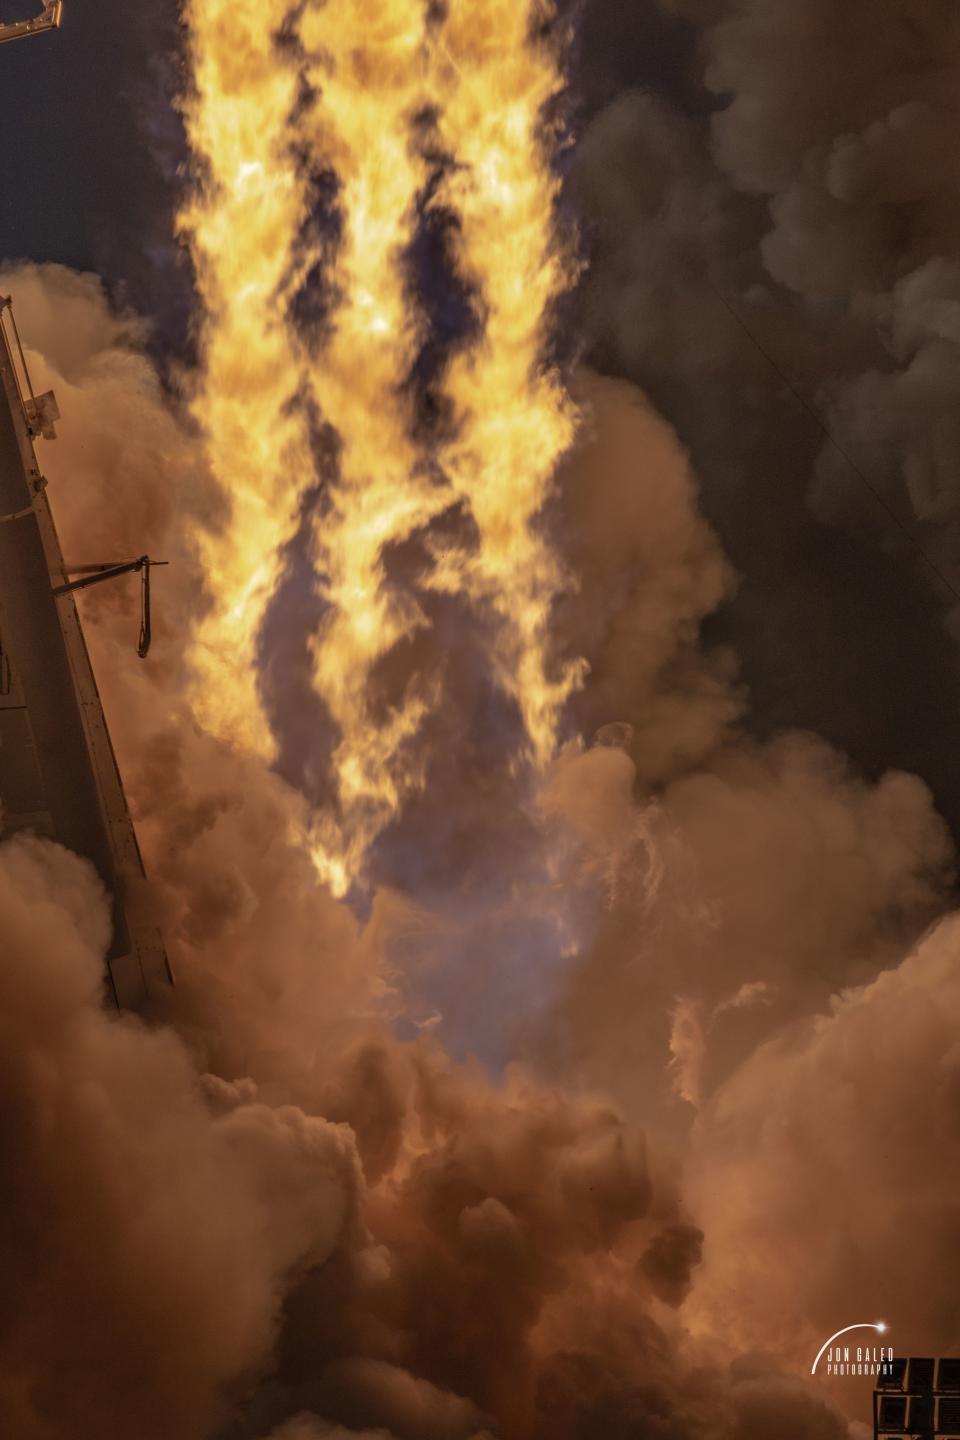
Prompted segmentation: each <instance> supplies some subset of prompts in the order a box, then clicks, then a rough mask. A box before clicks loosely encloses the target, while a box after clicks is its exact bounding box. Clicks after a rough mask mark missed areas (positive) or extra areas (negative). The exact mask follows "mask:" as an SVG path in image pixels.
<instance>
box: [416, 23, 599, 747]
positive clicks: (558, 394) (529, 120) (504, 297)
mask: <svg viewBox="0 0 960 1440" xmlns="http://www.w3.org/2000/svg"><path fill="white" fill-rule="evenodd" d="M548 13H549V12H548V9H547V7H546V5H545V4H543V3H536V4H534V6H533V7H532V8H531V7H530V6H528V5H524V4H523V3H520V0H450V3H449V6H448V11H447V17H446V21H445V23H444V24H443V25H442V27H441V28H440V29H439V30H438V32H437V33H436V35H435V37H434V43H433V46H432V71H433V75H434V78H435V84H436V94H437V98H438V100H439V101H440V104H441V114H440V118H439V122H438V128H439V134H440V139H441V142H442V144H443V147H444V149H445V150H446V151H447V152H448V153H449V154H450V155H451V156H452V158H453V160H454V161H455V165H454V166H453V168H452V169H451V170H450V171H449V173H448V175H447V177H446V179H445V181H444V183H443V185H442V186H441V187H440V190H439V192H438V197H437V199H438V203H440V204H443V205H447V206H450V207H452V209H453V210H454V211H455V212H456V213H457V215H458V217H459V222H460V229H459V241H458V244H457V260H458V266H459V270H460V273H461V275H462V276H463V277H464V279H466V280H467V282H468V283H469V284H470V285H471V286H472V287H474V288H475V289H476V290H477V291H478V292H479V296H480V303H481V306H482V312H483V315H484V319H485V324H484V328H483V333H482V335H481V336H480V338H479V340H478V342H477V343H476V344H475V345H474V346H472V347H470V348H468V349H466V350H464V351H463V352H461V353H460V354H459V355H458V356H457V357H456V358H455V359H454V361H453V362H452V364H451V366H450V369H449V373H448V375H447V381H446V390H447V394H448V395H449V397H450V399H451V400H452V402H453V405H454V408H455V412H456V419H457V434H456V439H455V440H454V441H453V442H451V443H450V444H449V445H448V446H447V447H446V449H445V453H444V455H443V463H444V468H445V470H446V472H447V474H448V475H449V477H450V480H451V483H452V485H453V488H454V490H455V492H456V493H457V495H458V497H459V498H460V499H462V500H463V501H464V502H465V503H466V505H468V506H469V509H470V512H471V513H472V515H473V518H474V521H475V523H476V526H477V530H478V532H479V545H478V547H477V549H476V551H475V552H473V553H470V554H464V553H460V554H456V553H454V554H449V553H448V554H447V555H446V556H445V557H444V560H443V561H442V562H439V561H438V565H437V569H436V572H435V574H434V576H433V579H432V584H433V585H434V586H436V587H438V588H442V589H447V590H464V591H465V592H466V593H467V594H468V595H469V596H470V597H471V598H472V599H473V600H475V601H476V602H479V603H481V604H484V605H487V606H491V607H492V608H493V611H494V613H495V614H496V616H497V618H498V621H499V636H498V640H497V650H496V654H495V657H494V658H495V663H496V667H497V672H498V676H499V680H500V683H501V685H502V686H503V687H504V689H505V690H506V691H507V692H508V693H509V694H511V695H512V696H513V697H514V698H515V700H516V702H517V704H518V706H519V708H520V711H521V714H522V716H523V720H524V723H525V726H526V730H527V734H528V736H529V740H530V747H531V750H532V754H533V758H534V759H535V761H536V762H537V763H540V764H543V763H545V762H546V761H547V760H549V759H550V757H551V756H552V755H553V753H554V751H555V748H556V730H557V720H558V715H559V711H560V708H561V706H562V705H563V703H564V701H565V700H566V698H567V697H568V695H569V694H570V693H571V691H572V690H573V689H574V688H575V686H576V685H577V684H578V683H580V681H581V679H582V676H583V673H584V669H585V667H584V666H583V664H582V663H576V664H572V665H568V666H567V667H566V668H565V669H564V671H563V672H562V673H561V674H560V675H559V677H557V678H550V676H549V674H548V664H547V646H548V635H549V622H550V610H551V606H552V603H553V601H554V599H555V598H556V596H557V595H558V593H559V592H560V591H561V590H562V589H563V587H564V584H565V577H564V574H563V571H562V567H561V566H560V564H559V562H558V560H557V557H556V556H555V554H554V553H553V551H552V549H551V547H550V545H549V543H548V541H547V540H546V538H545V537H544V536H543V534H542V533H541V532H540V531H539V530H538V528H537V524H536V521H537V517H538V515H539V514H540V512H541V510H542V508H543V506H544V503H545V501H546V500H547V498H548V496H549V494H550V490H551V486H552V482H553V478H554V474H555V470H556V466H557V463H558V461H559V460H560V458H561V456H562V455H563V454H564V452H565V451H566V450H567V449H568V448H569V446H570V445H571V443H572V441H573V438H574V434H575V428H576V416H575V413H574V410H573V406H572V404H571V402H570V400H569V398H568V396H567V394H566V392H565V390H564V388H563V386H562V384H561V382H560V379H559V377H558V376H557V375H555V374H552V373H550V372H549V371H547V370H546V369H544V368H543V367H542V363H541V362H542V351H543V345H544V319H545V316H546V314H547V312H548V310H549V307H550V305H551V304H552V303H553V302H554V301H555V300H556V298H557V297H558V295H559V294H561V293H562V292H563V291H564V290H565V289H566V288H567V287H568V286H569V284H570V281H571V279H572V273H573V266H572V262H571V260H570V259H569V257H568V256H567V255H565V253H564V251H563V250H562V248H561V247H560V246H559V244H558V242H557V239H556V233H555V224H554V207H555V202H556V195H557V188H558V181H557V179H556V177H555V175H554V173H553V172H552V169H551V166H550V160H549V155H548V154H547V152H546V147H545V145H544V143H543V140H542V137H541V134H540V126H541V123H542V115H543V109H544V106H545V105H546V104H547V102H548V101H549V100H551V99H552V98H553V97H554V96H555V95H556V94H557V93H558V92H559V91H560V89H561V88H562V85H563V75H562V71H561V68H560V64H559V61H558V58H557V56H556V54H555V53H553V51H552V50H551V47H550V46H548V45H547V44H545V43H537V42H535V41H533V40H532V39H531V28H532V25H533V22H534V21H535V20H537V19H543V18H546V16H547V14H548Z"/></svg>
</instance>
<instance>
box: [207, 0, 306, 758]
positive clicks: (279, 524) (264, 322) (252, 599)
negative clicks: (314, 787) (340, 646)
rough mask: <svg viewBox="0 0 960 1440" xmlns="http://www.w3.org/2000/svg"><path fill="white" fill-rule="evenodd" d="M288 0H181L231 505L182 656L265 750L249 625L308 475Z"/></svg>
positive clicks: (213, 415)
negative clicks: (296, 318) (296, 292)
mask: <svg viewBox="0 0 960 1440" xmlns="http://www.w3.org/2000/svg"><path fill="white" fill-rule="evenodd" d="M288 9H289V6H288V4H287V3H286V0H266V3H264V0H240V3H237V0H187V4H186V7H185V12H184V13H185V18H186V21H187V25H188V30H189V36H190V42H189V43H190V53H191V58H192V63H193V90H192V93H191V94H190V95H189V96H188V98H187V100H186V102H185V106H184V110H185V118H186V126H187V133H188V137H189V140H190V143H191V146H192V148H193V151H194V154H195V156H196V157H197V159H198V160H199V162H200V165H201V167H202V172H203V173H202V175H201V183H200V185H199V187H198V189H197V192H196V193H195V195H194V196H193V198H192V199H191V200H190V202H189V203H188V204H187V205H186V206H185V207H184V209H183V211H182V212H181V214H180V217H179V221H180V228H181V231H182V232H183V233H184V234H185V235H186V236H187V237H188V238H189V242H190V247H191V252H192V255H193V259H194V265H195V268H196V275H197V287H198V290H199V293H200V297H201V300H202V302H203V305H204V308H205V312H206V314H205V323H204V328H203V332H202V353H203V367H202V377H201V380H200V382H199V385H198V388H197V391H196V394H195V397H194V404H193V409H194V414H195V416H196V418H197V420H198V422H199V424H200V427H201V429H202V431H203V433H204V435H205V437H206V441H207V454H208V462H209V464H210V466H211V469H212V471H213V473H214V476H215V477H216V479H217V480H218V481H219V483H220V486H221V489H222V491H223V492H224V494H225V496H226V501H227V503H226V513H225V514H224V515H223V516H222V517H220V521H219V524H218V525H217V526H215V527H214V528H213V529H210V530H208V531H206V532H201V537H200V542H199V543H200V556H201V561H202V565H203V570H204V575H205V578H206V582H207V588H208V593H209V596H210V598H211V604H210V609H209V611H208V613H207V614H206V615H204V616H203V617H202V618H201V619H200V620H199V622H198V624H197V625H196V627H195V630H194V634H193V639H192V644H191V646H190V650H189V655H188V660H189V666H190V669H191V671H192V675H193V692H192V700H193V705H194V710H195V713H196V715H197V717H198V719H199V720H200V721H201V723H202V724H203V725H204V727H205V728H206V729H207V730H209V731H210V732H211V733H212V734H214V735H216V736H218V737H219V738H221V739H223V740H226V741H229V742H231V743H232V744H235V745H238V746H240V747H242V748H244V749H248V750H251V751H254V752H255V753H257V754H260V755H262V756H264V757H265V758H268V759H270V758H272V757H273V755H274V741H273V737H272V735H271V733H270V729H269V726H268V724H267V721H266V717H265V716H264V713H263V710H262V707H261V704H260V698H259V694H258V684H257V669H256V663H255V661H256V641H257V632H258V629H259V625H260V622H261V620H262V618H263V613H264V608H265V606H266V604H267V602H268V601H269V599H270V596H271V595H272V593H273V590H274V588H275V585H276V582H277V578H278V575H279V570H280V564H281V551H282V547H283V545H284V543H285V542H286V541H287V540H289V539H290V537H291V535H292V534H293V533H294V531H295V528H296V523H297V507H298V501H299V498H300V495H301V493H302V491H303V490H304V489H305V488H306V487H307V485H309V483H310V480H311V478H312V471H311V460H310V453H309V448H308V441H307V433H306V427H305V423H304V417H303V413H302V411H301V410H300V409H298V408H297V407H296V405H295V403H294V402H295V400H296V396H297V393H298V390H299V389H300V386H301V377H302V371H303V366H302V362H301V358H300V355H299V352H298V346H297V342H296V339H295V336H294V334H293V331H292V329H291V327H290V326H289V325H288V324H287V323H286V319H285V313H284V312H285V302H286V300H287V298H288V296H289V293H290V285H291V272H292V270H293V253H294V245H295V241H296V238H297V234H298V231H299V228H300V226H301V224H302V222H303V219H304V217H305V211H306V193H305V188H306V187H305V183H304V180H303V178H302V176H301V175H300V174H299V172H298V167H297V162H296V157H295V155H294V152H293V147H292V145H291V140H292V135H291V130H290V121H291V114H292V112H293V109H294V105H295V103H296V100H297V93H298V87H299V77H298V74H297V70H296V67H295V64H294V63H293V62H292V61H291V60H289V59H288V58H286V57H285V56H284V55H282V54H281V53H280V51H279V50H278V48H277V46H276V43H275V35H276V32H277V30H278V29H279V27H280V26H281V24H282V23H283V21H284V19H285V18H286V15H287V12H288Z"/></svg>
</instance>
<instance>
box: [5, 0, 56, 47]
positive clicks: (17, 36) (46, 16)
mask: <svg viewBox="0 0 960 1440" xmlns="http://www.w3.org/2000/svg"><path fill="white" fill-rule="evenodd" d="M62 15H63V0H47V3H46V4H45V5H44V7H43V14H42V15H37V16H36V17H35V18H34V19H33V20H8V21H7V22H6V23H5V24H4V23H3V22H2V21H0V45H3V44H4V42H5V41H7V40H22V39H23V38H24V37H25V36H26V35H39V34H41V33H42V32H43V31H44V30H56V29H58V28H59V25H60V20H61V17H62Z"/></svg>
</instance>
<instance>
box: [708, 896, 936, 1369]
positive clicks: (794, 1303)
mask: <svg viewBox="0 0 960 1440" xmlns="http://www.w3.org/2000/svg"><path fill="white" fill-rule="evenodd" d="M957 942H958V933H957V923H956V920H955V919H951V920H949V921H946V922H944V923H943V924H942V925H940V926H938V927H937V928H936V929H934V930H933V931H932V933H931V934H930V935H928V936H927V937H926V938H925V939H924V941H923V943H922V944H921V945H919V946H918V948H917V949H916V950H915V951H914V953H912V954H911V955H910V956H909V957H908V958H907V959H906V960H904V961H903V962H902V964H901V965H899V966H898V967H897V968H896V969H895V970H892V971H888V972H887V973H885V974H883V975H881V976H880V977H879V978H878V979H877V980H875V981H873V982H872V983H871V984H868V985H865V986H862V987H856V988H853V989H850V990H845V991H843V992H841V993H840V994H839V995H838V996H837V997H836V999H835V1000H834V1001H833V1003H832V1005H831V1006H830V1008H829V1011H827V1012H826V1013H823V1014H820V1015H817V1016H815V1017H810V1018H809V1019H804V1020H802V1021H799V1022H797V1023H796V1024H795V1025H794V1026H792V1027H789V1028H787V1029H786V1030H784V1031H783V1032H782V1033H781V1034H780V1035H779V1036H778V1037H777V1038H775V1039H773V1040H771V1041H770V1042H769V1043H768V1044H766V1045H763V1046H761V1047H760V1048H759V1049H758V1050H757V1051H756V1053H755V1054H754V1055H753V1056H752V1057H751V1058H750V1060H748V1061H747V1063H746V1064H745V1065H743V1066H742V1067H741V1069H740V1070H739V1071H738V1072H737V1073H736V1074H735V1075H734V1076H732V1077H731V1078H730V1079H729V1080H728V1081H727V1082H726V1084H724V1085H722V1086H721V1087H720V1088H719V1090H718V1091H717V1092H716V1094H715V1095H714V1097H713V1099H712V1101H711V1103H710V1106H709V1107H708V1109H707V1110H706V1111H705V1112H704V1114H703V1115H702V1117H701V1121H700V1124H699V1126H698V1132H697V1134H696V1136H695V1144H694V1150H693V1158H692V1160H691V1181H690V1183H691V1188H692V1190H693V1191H694V1192H695V1194H696V1196H697V1213H698V1214H699V1215H700V1216H701V1217H702V1219H703V1222H704V1224H705V1226H706V1228H707V1232H708V1234H709V1236H710V1237H711V1238H710V1240H709V1243H708V1244H707V1246H706V1249H705V1272H704V1274H703V1276H702V1281H701V1284H700V1285H699V1287H698V1292H697V1305H698V1307H703V1308H704V1309H705V1310H707V1311H708V1312H709V1313H711V1314H712V1315H713V1316H715V1317H716V1316H720V1315H722V1316H723V1317H725V1323H726V1321H727V1320H729V1323H730V1325H731V1327H732V1330H731V1339H732V1341H733V1343H734V1344H744V1343H745V1344H747V1345H750V1344H754V1343H757V1342H758V1341H759V1340H760V1338H761V1337H763V1343H764V1345H765V1346H767V1347H768V1348H770V1349H771V1350H772V1351H774V1352H776V1353H779V1354H786V1353H788V1352H790V1350H791V1349H792V1348H795V1347H796V1346H797V1344H798V1343H801V1344H806V1346H807V1348H808V1349H810V1352H811V1357H812V1355H813V1354H815V1353H816V1350H817V1348H818V1347H819V1344H820V1342H821V1341H822V1340H823V1339H824V1338H825V1337H826V1336H827V1335H829V1334H830V1333H831V1332H832V1330H833V1329H835V1328H836V1325H834V1324H833V1323H832V1322H833V1321H834V1319H836V1323H837V1325H839V1323H840V1317H841V1316H842V1315H844V1314H845V1313H846V1311H845V1309H844V1307H845V1306H847V1307H849V1303H850V1302H849V1296H850V1295H856V1296H857V1303H858V1304H859V1305H860V1306H861V1309H862V1310H863V1314H864V1318H868V1319H873V1318H875V1317H885V1318H886V1319H887V1321H888V1323H890V1324H891V1327H892V1331H893V1338H894V1343H895V1344H896V1345H897V1346H898V1348H899V1349H900V1350H901V1351H904V1352H909V1351H911V1350H914V1351H915V1350H916V1348H917V1347H918V1346H919V1347H921V1348H922V1347H925V1349H924V1353H927V1352H928V1351H929V1352H930V1353H936V1354H941V1353H943V1354H952V1353H955V1352H956V1350H957V1347H958V1344H960V1313H958V1309H957V1305H956V1303H955V1301H954V1300H953V1299H952V1298H951V1297H950V1295H949V1291H948V1290H945V1289H944V1288H943V1287H942V1286H941V1285H940V1284H939V1283H938V1282H937V1280H936V1276H937V1275H938V1274H942V1273H949V1272H950V1271H951V1269H952V1268H953V1267H954V1266H955V1265H956V1256H957V1245H958V1239H960V1228H958V1219H960V1216H958V1211H957V1204H956V1196H955V1193H954V1185H953V1180H952V1176H953V1175H954V1174H955V1173H956V1167H957V1163H958V1155H957V1148H958V1114H960V1111H958V1098H960V1097H958V1061H960V1052H958V1048H957V1039H956V1026H955V1023H954V1019H955V1016H956V1012H957V1005H958V997H957V993H956V992H957V984H958V979H957V973H958V972H957ZM747 1236H749V1237H750V1238H749V1243H744V1241H745V1237H747ZM788 1246H789V1248H790V1250H791V1251H792V1252H793V1253H795V1254H797V1255H800V1256H802V1257H803V1261H802V1263H801V1264H799V1265H797V1264H788V1263H785V1256H786V1253H787V1247H788ZM731 1300H735V1303H733V1304H731ZM818 1336H819V1339H817V1337H818ZM811 1342H814V1343H812V1348H811Z"/></svg>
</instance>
